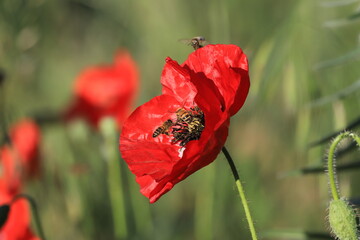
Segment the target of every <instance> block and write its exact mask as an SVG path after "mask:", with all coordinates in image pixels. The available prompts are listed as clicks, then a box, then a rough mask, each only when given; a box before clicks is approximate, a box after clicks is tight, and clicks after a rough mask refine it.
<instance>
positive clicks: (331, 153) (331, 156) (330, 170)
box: [327, 132, 360, 200]
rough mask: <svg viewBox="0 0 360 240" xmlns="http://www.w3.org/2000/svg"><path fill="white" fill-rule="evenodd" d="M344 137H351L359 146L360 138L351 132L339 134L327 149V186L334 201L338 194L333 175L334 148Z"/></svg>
mask: <svg viewBox="0 0 360 240" xmlns="http://www.w3.org/2000/svg"><path fill="white" fill-rule="evenodd" d="M346 137H351V138H353V139H354V140H355V141H356V142H357V144H358V146H360V138H359V136H358V135H356V134H355V133H351V132H343V133H341V134H339V135H338V136H336V137H335V139H334V140H333V141H332V143H331V145H330V148H329V153H328V164H327V167H328V174H329V185H330V190H331V194H332V197H333V199H334V200H339V192H338V189H337V186H336V173H335V168H334V167H335V166H334V165H335V164H334V155H335V151H336V148H337V146H338V144H339V143H340V142H341V140H343V139H344V138H346Z"/></svg>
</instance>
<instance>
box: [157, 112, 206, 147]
mask: <svg viewBox="0 0 360 240" xmlns="http://www.w3.org/2000/svg"><path fill="white" fill-rule="evenodd" d="M204 128H205V118H204V113H203V111H202V110H201V109H200V108H199V107H198V106H195V107H192V108H190V109H189V110H186V109H185V108H179V109H178V110H177V111H176V119H175V120H171V119H168V120H166V121H165V122H164V123H163V124H162V125H161V126H160V127H158V128H156V129H155V131H154V133H153V135H152V136H153V138H156V137H158V136H159V135H160V134H165V135H168V136H171V137H172V140H171V143H173V144H175V143H178V142H179V143H180V146H182V147H183V146H185V145H186V144H187V143H188V142H189V141H192V140H198V139H200V137H201V133H202V132H203V130H204Z"/></svg>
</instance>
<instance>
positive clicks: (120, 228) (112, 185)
mask: <svg viewBox="0 0 360 240" xmlns="http://www.w3.org/2000/svg"><path fill="white" fill-rule="evenodd" d="M100 132H101V134H102V135H103V137H104V147H105V160H106V162H107V165H108V166H107V168H108V191H109V195H110V204H111V209H112V215H113V222H114V230H115V237H116V239H127V237H128V226H127V222H126V207H125V197H124V192H123V187H122V186H123V183H122V177H121V168H120V161H119V154H118V151H117V139H118V137H117V130H116V125H115V121H114V120H113V119H110V118H105V119H103V120H102V121H101V123H100Z"/></svg>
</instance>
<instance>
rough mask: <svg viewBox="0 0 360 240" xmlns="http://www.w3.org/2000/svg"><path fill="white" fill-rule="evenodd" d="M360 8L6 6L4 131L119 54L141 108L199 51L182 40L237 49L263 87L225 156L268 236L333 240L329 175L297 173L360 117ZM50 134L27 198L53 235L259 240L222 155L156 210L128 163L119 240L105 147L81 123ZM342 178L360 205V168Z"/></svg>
mask: <svg viewBox="0 0 360 240" xmlns="http://www.w3.org/2000/svg"><path fill="white" fill-rule="evenodd" d="M358 7H359V1H355V0H354V1H351V0H343V1H325V0H324V1H320V0H319V1H300V0H291V1H281V0H274V1H266V0H258V1H245V0H238V1H235V0H221V1H220V0H210V1H192V0H152V1H147V0H117V1H116V0H102V1H95V0H93V1H86V0H1V1H0V68H1V69H2V70H3V71H4V72H5V74H6V82H5V84H4V85H3V88H2V89H1V93H0V94H1V95H2V100H3V101H4V102H3V109H1V111H2V113H3V119H1V121H2V122H3V123H5V124H6V125H10V124H11V123H13V122H16V121H17V120H18V119H20V118H22V117H26V116H34V115H35V114H39V113H41V114H45V115H46V114H47V113H50V112H51V113H52V112H60V111H62V110H64V109H65V108H66V106H67V105H68V104H69V103H70V102H71V100H72V84H73V81H74V79H75V77H76V76H77V74H78V73H79V72H80V71H81V70H82V69H84V68H85V67H87V66H92V65H97V64H100V63H111V62H112V60H113V56H114V53H115V51H116V50H117V49H119V48H126V49H128V50H129V51H130V52H131V54H132V56H133V57H134V59H135V60H136V61H137V63H138V66H139V71H140V75H141V87H140V90H139V93H138V98H137V103H136V106H138V105H140V104H142V103H144V102H146V101H148V100H150V99H151V98H152V97H154V96H156V95H159V94H160V92H161V85H160V83H159V80H160V74H161V71H162V68H163V66H164V59H165V58H166V57H167V56H170V57H172V58H173V59H175V60H177V61H179V62H180V63H181V62H183V61H184V60H185V59H186V57H187V55H188V54H189V53H190V52H191V51H192V49H191V48H190V47H188V46H186V45H183V44H181V43H179V42H178V39H183V38H191V37H194V36H198V35H202V36H205V37H206V38H207V40H208V41H209V42H211V43H225V44H229V43H232V44H236V45H238V46H240V47H242V48H243V49H244V51H245V53H246V54H247V55H248V57H249V61H250V75H251V84H252V86H251V89H250V93H249V97H248V99H247V101H246V103H245V105H244V107H243V108H242V110H241V111H240V112H239V113H238V114H237V115H236V116H235V117H233V118H232V121H231V127H230V133H229V138H228V140H227V143H226V146H227V148H228V150H229V152H230V153H231V154H232V156H233V158H234V160H235V164H236V165H237V167H238V170H239V173H240V178H241V179H242V181H243V182H244V186H245V190H246V193H247V198H248V200H249V203H250V207H251V210H252V213H253V217H254V219H255V221H256V228H257V230H258V232H259V233H260V235H261V234H262V235H264V236H265V237H264V239H306V238H305V237H303V238H301V236H300V235H301V234H300V235H299V237H283V238H281V237H280V235H281V234H284V233H283V232H284V231H290V232H291V233H301V232H303V231H313V232H327V231H328V228H327V225H326V222H325V221H326V220H325V214H326V207H327V202H328V200H329V196H328V190H327V180H326V175H325V174H324V173H320V174H310V175H302V174H300V173H298V174H289V172H292V171H294V170H298V169H301V168H304V167H311V166H323V165H324V163H323V156H324V153H325V150H326V147H327V144H325V145H323V146H318V147H315V148H311V149H309V148H307V146H308V144H309V143H310V142H313V141H315V140H318V139H320V138H322V137H323V136H325V135H328V134H330V133H332V132H334V131H337V130H341V129H342V128H344V127H345V126H346V125H347V124H349V123H350V122H351V121H353V120H355V119H357V118H358V117H359V109H360V90H359V83H358V81H359V79H360V78H359V76H360V67H359V61H358V57H359V54H360V47H359V33H360V31H359V26H360V24H359V20H360V18H358V15H359V13H358V12H356V11H358V10H357V9H358ZM344 89H345V92H341V91H342V90H344ZM136 106H134V107H136ZM41 130H42V146H41V153H42V175H41V178H40V179H38V180H35V181H32V182H29V183H27V186H26V192H27V193H29V194H30V195H32V196H33V197H34V198H35V199H37V201H38V205H39V211H40V215H41V218H42V220H43V225H44V226H43V227H44V229H45V233H46V235H47V236H48V239H54V240H57V239H59V240H60V239H78V240H82V239H145V240H146V239H159V240H162V239H164V240H165V239H250V235H249V231H248V227H247V223H246V220H245V217H244V212H243V210H242V206H241V204H240V199H239V197H238V195H237V192H236V190H235V183H234V181H233V177H232V175H231V172H230V169H229V166H228V165H227V162H226V160H225V158H224V156H223V155H222V154H220V155H219V157H218V159H217V160H216V161H215V162H214V163H213V164H211V165H210V166H208V167H206V168H204V169H202V170H201V171H199V172H196V173H195V174H193V175H192V176H190V177H189V178H188V179H186V180H185V181H184V182H182V183H180V184H178V185H177V186H176V187H175V188H174V189H173V190H171V191H170V192H169V193H167V194H166V195H164V196H163V197H162V198H161V199H160V200H159V201H158V202H157V203H155V204H152V205H150V204H149V203H148V200H147V199H146V198H145V197H143V196H142V195H141V194H140V193H139V191H138V186H137V184H136V183H135V181H134V177H133V175H132V174H130V172H129V171H128V169H127V167H126V165H125V164H124V162H120V167H121V173H122V176H121V178H122V181H121V182H118V183H113V186H115V188H113V191H119V192H123V193H124V201H125V202H124V204H125V209H126V212H125V213H124V212H123V213H124V214H125V217H126V225H125V223H124V224H123V225H122V227H125V229H127V232H126V236H125V235H123V236H125V237H116V236H119V235H121V234H124V232H123V230H119V229H122V228H121V227H114V224H113V218H112V215H113V210H112V208H111V204H110V200H109V188H108V187H107V186H108V177H109V176H108V169H107V167H108V165H107V163H106V161H105V160H104V155H103V148H104V143H103V142H104V141H103V139H102V137H101V136H100V135H99V134H98V133H96V132H95V131H93V130H92V129H91V128H90V127H88V126H87V125H86V124H85V123H83V122H75V123H73V124H71V125H68V126H64V125H62V124H47V125H43V126H42V129H41ZM355 130H356V128H355ZM113 144H114V146H113V147H114V149H117V144H118V141H117V139H115V141H114V142H113ZM356 157H357V159H359V152H355V153H352V154H347V155H346V157H345V158H344V162H345V161H351V160H354V159H355V158H356ZM340 160H341V162H342V161H343V159H339V163H340ZM288 175H291V176H288ZM339 181H340V187H341V192H342V195H344V196H347V197H356V196H358V195H357V194H359V193H360V191H359V188H358V187H357V186H356V185H357V184H356V181H358V172H357V171H346V172H341V173H340V174H339ZM116 184H118V186H117V188H116ZM34 230H35V227H34ZM119 231H120V233H119ZM269 232H272V234H275V235H274V236H275V237H273V238H270V237H266V236H269V235H270V234H269ZM278 234H280V235H278ZM295 235H296V234H295ZM283 236H285V235H283ZM312 239H317V238H312ZM319 239H320V238H319Z"/></svg>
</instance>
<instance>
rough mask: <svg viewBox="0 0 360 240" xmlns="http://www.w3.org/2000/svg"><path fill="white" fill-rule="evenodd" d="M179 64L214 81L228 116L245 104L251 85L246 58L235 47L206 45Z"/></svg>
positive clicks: (239, 49)
mask: <svg viewBox="0 0 360 240" xmlns="http://www.w3.org/2000/svg"><path fill="white" fill-rule="evenodd" d="M182 66H184V67H187V68H189V69H190V70H192V71H194V72H196V73H199V72H201V73H204V74H205V76H206V77H207V78H209V79H211V80H212V81H214V83H215V85H216V86H217V87H218V89H219V91H220V93H221V94H222V96H223V97H224V99H225V104H226V109H227V111H229V114H230V116H232V115H234V114H235V113H236V112H237V111H238V110H239V109H240V108H241V107H242V105H243V104H244V102H245V99H246V97H247V94H248V91H249V87H250V81H249V73H248V61H247V57H246V55H245V54H244V53H243V51H242V50H241V48H239V47H238V46H236V45H223V44H216V45H207V46H205V47H203V48H200V49H198V50H196V51H194V52H193V53H191V54H190V55H189V57H188V59H187V60H186V61H185V62H184V63H183V64H182Z"/></svg>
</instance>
